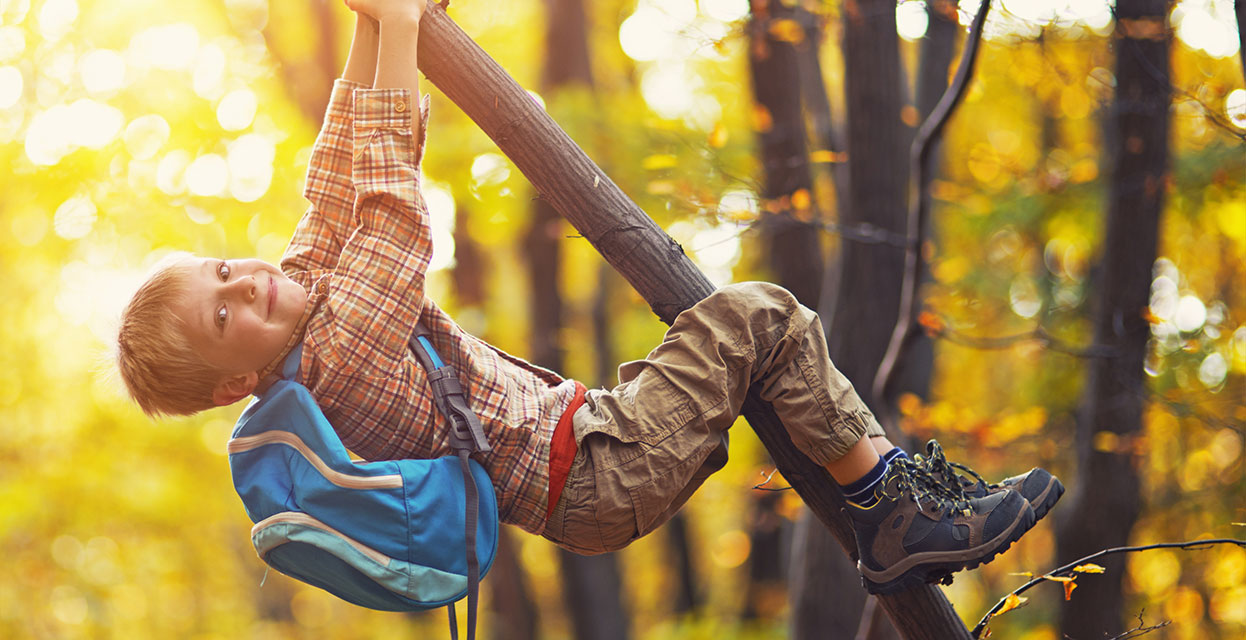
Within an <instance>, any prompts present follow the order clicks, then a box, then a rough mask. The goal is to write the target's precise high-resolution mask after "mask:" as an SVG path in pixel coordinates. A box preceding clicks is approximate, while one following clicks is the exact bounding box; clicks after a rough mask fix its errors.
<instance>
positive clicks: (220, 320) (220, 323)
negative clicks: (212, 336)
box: [216, 307, 227, 329]
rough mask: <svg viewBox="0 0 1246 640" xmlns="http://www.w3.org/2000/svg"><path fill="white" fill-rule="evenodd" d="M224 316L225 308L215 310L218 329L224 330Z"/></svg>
mask: <svg viewBox="0 0 1246 640" xmlns="http://www.w3.org/2000/svg"><path fill="white" fill-rule="evenodd" d="M226 315H227V313H226V311H225V307H221V308H220V309H217V310H216V326H218V327H220V328H222V329H223V328H225V317H226Z"/></svg>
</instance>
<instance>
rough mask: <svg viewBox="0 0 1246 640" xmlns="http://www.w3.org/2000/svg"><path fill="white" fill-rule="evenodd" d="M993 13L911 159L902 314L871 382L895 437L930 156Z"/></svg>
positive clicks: (977, 25)
mask: <svg viewBox="0 0 1246 640" xmlns="http://www.w3.org/2000/svg"><path fill="white" fill-rule="evenodd" d="M990 8H991V0H982V3H981V4H980V5H979V6H978V14H977V15H976V16H974V19H973V24H972V25H970V27H969V35H968V36H967V37H966V38H965V48H964V52H963V53H962V54H961V60H960V65H959V66H958V67H957V69H956V76H955V77H954V78H953V79H952V83H951V85H949V86H948V88H947V91H945V92H944V93H943V97H942V98H940V99H939V103H938V104H937V105H935V108H934V110H933V111H931V112H930V115H929V116H928V117H927V118H926V121H925V122H923V123H922V126H921V128H919V129H918V130H917V136H916V137H915V138H914V140H913V146H912V150H911V152H910V154H909V163H910V167H909V214H908V231H907V236H908V238H909V245H908V247H907V248H906V250H905V258H904V283H903V285H902V288H901V291H900V313H899V317H898V318H897V320H896V325H895V330H894V331H893V332H892V334H891V341H890V342H889V343H888V344H887V352H886V354H885V355H884V356H883V359H882V362H881V363H880V364H879V366H878V373H877V374H876V375H875V377H874V380H873V385H874V388H873V392H874V397H875V398H876V399H877V400H878V403H879V404H878V407H879V409H880V412H879V417H880V418H882V419H883V426H884V427H886V428H888V429H890V430H891V431H892V432H894V431H895V429H896V416H895V409H894V408H893V407H891V403H890V402H889V401H888V399H887V391H888V390H889V389H890V388H892V387H893V386H894V385H895V383H896V381H897V380H898V378H899V375H898V374H899V373H900V367H899V363H900V360H901V359H902V358H903V356H904V352H905V351H906V350H907V349H908V348H909V346H910V345H911V344H912V342H913V338H915V337H916V336H917V331H916V328H917V326H918V323H917V315H918V313H919V312H920V310H921V305H920V304H918V302H917V301H918V295H919V289H920V287H921V281H922V272H923V271H924V269H925V260H924V259H923V257H922V243H923V242H924V241H925V235H926V227H927V225H926V218H927V217H928V215H929V211H930V202H929V197H930V194H929V189H928V188H927V183H928V182H929V175H930V172H931V166H930V165H931V163H930V161H929V160H930V154H931V153H932V152H933V151H934V147H935V143H936V142H937V141H938V140H939V137H940V135H941V134H942V132H943V127H944V125H946V124H947V121H948V120H949V119H950V118H951V116H952V112H953V111H955V110H956V107H957V106H958V105H959V104H960V103H961V100H962V98H964V96H965V93H966V92H967V90H968V88H969V80H970V78H971V77H972V76H973V67H974V62H975V61H976V60H977V58H978V48H979V45H981V43H982V27H983V25H984V24H985V23H986V14H987V12H988V10H989V9H990Z"/></svg>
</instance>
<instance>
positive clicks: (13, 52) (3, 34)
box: [0, 27, 26, 62]
mask: <svg viewBox="0 0 1246 640" xmlns="http://www.w3.org/2000/svg"><path fill="white" fill-rule="evenodd" d="M25 50H26V34H25V33H23V32H22V30H21V29H19V28H17V27H0V62H4V61H8V60H12V59H14V58H16V57H18V56H20V55H22V52H23V51H25Z"/></svg>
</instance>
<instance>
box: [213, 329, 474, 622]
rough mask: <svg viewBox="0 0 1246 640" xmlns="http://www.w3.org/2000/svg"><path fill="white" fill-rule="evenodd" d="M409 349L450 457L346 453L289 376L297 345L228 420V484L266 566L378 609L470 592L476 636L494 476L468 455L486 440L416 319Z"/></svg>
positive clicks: (407, 607)
mask: <svg viewBox="0 0 1246 640" xmlns="http://www.w3.org/2000/svg"><path fill="white" fill-rule="evenodd" d="M411 347H412V351H413V352H414V353H415V355H416V357H417V359H419V360H420V362H421V364H423V365H424V366H425V367H426V368H427V369H428V371H429V376H428V379H429V382H430V386H431V387H432V389H433V395H434V400H435V401H436V404H437V406H438V409H439V410H440V411H441V414H442V416H443V417H447V419H448V421H449V422H450V426H451V429H450V431H451V434H452V438H451V439H452V441H453V446H452V448H453V449H454V450H455V453H456V455H455V456H446V457H443V458H438V459H435V460H389V461H379V462H365V463H357V462H353V461H352V460H351V459H350V457H349V455H348V453H347V451H346V448H345V447H344V446H343V445H342V442H341V440H340V439H339V438H338V436H337V434H336V433H335V432H334V431H333V427H332V426H331V425H330V424H329V421H328V420H327V419H326V418H325V416H324V413H322V412H321V411H320V407H319V406H317V405H316V401H315V399H314V398H313V397H312V395H311V392H309V391H308V390H307V387H304V386H303V385H302V384H299V383H298V382H297V381H296V380H295V375H296V374H297V372H298V366H299V359H300V356H301V355H302V346H301V345H300V346H299V347H297V348H296V349H295V350H294V351H293V352H292V353H291V354H290V355H289V356H288V357H287V358H286V360H285V363H284V364H283V366H282V376H283V379H282V380H279V381H277V382H276V383H274V384H273V385H272V386H271V387H269V389H268V390H267V391H265V392H264V394H263V395H261V396H260V397H258V398H255V399H254V400H252V401H251V403H250V404H249V405H248V406H247V408H246V410H245V411H243V413H242V415H241V416H240V417H239V418H238V423H237V425H236V426H235V428H234V433H233V436H232V437H231V439H230V441H229V445H228V451H229V466H230V471H231V474H232V475H233V481H234V488H235V489H236V490H237V491H238V495H239V497H241V498H242V502H243V504H244V505H245V507H246V511H247V516H248V517H250V518H251V521H252V522H254V523H255V527H253V528H252V529H251V542H252V544H253V545H254V546H255V551H256V553H258V554H259V556H260V558H261V559H263V560H264V562H266V563H268V565H269V566H271V567H272V568H274V569H276V570H278V571H280V572H281V573H284V574H286V575H288V576H291V577H293V578H296V579H298V580H302V581H303V582H306V583H308V584H311V585H313V586H316V587H320V588H321V589H324V590H326V591H328V592H330V593H332V594H334V595H336V596H338V597H340V598H342V599H343V600H347V601H349V602H352V603H354V604H357V605H360V606H363V607H368V608H370V609H380V610H383V611H413V610H422V609H432V608H436V607H441V606H447V605H448V609H449V613H450V629H451V636H452V637H457V630H458V627H457V624H456V621H455V615H454V606H453V605H454V603H455V602H456V601H458V600H460V599H461V598H463V597H464V596H466V597H467V598H468V622H467V629H468V638H474V636H475V622H476V599H477V593H476V591H477V585H478V582H479V579H480V578H481V577H483V576H484V574H486V573H488V571H489V567H490V566H491V565H492V564H493V559H494V556H495V555H496V553H497V537H498V513H497V499H496V496H495V495H494V492H493V485H492V483H491V482H490V481H489V476H488V474H487V473H486V472H485V470H484V468H483V467H482V466H480V464H479V463H477V462H476V461H474V460H470V459H469V457H468V456H469V455H470V454H471V453H472V452H474V451H488V450H489V445H488V442H487V440H486V439H485V436H484V432H483V429H481V427H480V422H479V420H478V419H477V418H476V416H475V414H473V413H472V412H471V410H470V409H469V408H468V407H467V403H466V402H465V400H464V397H463V394H462V389H461V387H460V386H459V383H458V378H457V377H456V376H455V375H454V370H453V369H452V368H450V367H448V366H445V365H444V364H443V363H442V362H441V359H440V358H439V357H438V356H437V354H436V352H435V351H434V350H433V348H432V345H431V344H430V343H429V342H428V333H427V331H426V330H424V329H423V328H422V327H420V328H418V329H417V331H416V335H415V337H414V338H413V339H412V341H411Z"/></svg>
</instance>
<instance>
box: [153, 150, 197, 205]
mask: <svg viewBox="0 0 1246 640" xmlns="http://www.w3.org/2000/svg"><path fill="white" fill-rule="evenodd" d="M189 164H190V154H189V153H187V152H186V151H184V150H182V149H174V150H172V151H170V152H168V153H166V154H164V157H163V158H161V159H160V164H159V165H157V166H156V188H158V189H160V190H161V191H163V192H165V193H166V194H168V195H171V196H176V195H179V194H181V193H182V192H183V191H186V166H187V165H189Z"/></svg>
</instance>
